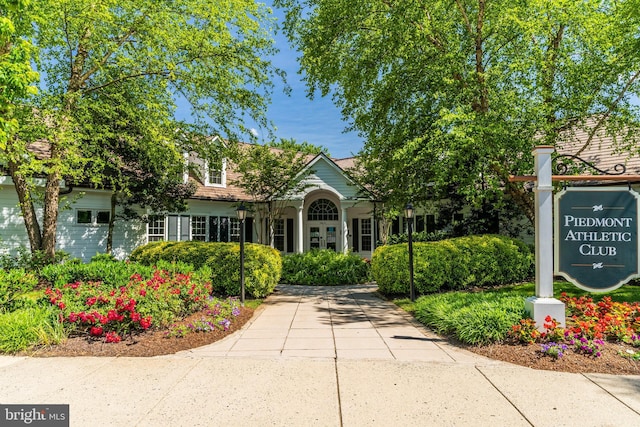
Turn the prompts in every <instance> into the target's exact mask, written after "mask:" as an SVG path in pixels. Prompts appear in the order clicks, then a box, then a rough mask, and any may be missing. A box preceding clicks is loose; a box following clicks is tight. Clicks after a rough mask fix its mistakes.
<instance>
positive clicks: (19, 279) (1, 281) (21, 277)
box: [0, 269, 38, 312]
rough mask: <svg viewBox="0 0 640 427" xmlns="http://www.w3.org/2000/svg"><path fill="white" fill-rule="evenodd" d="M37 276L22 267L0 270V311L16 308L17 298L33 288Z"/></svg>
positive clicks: (36, 282)
mask: <svg viewBox="0 0 640 427" xmlns="http://www.w3.org/2000/svg"><path fill="white" fill-rule="evenodd" d="M37 285H38V278H37V277H36V275H35V274H33V273H31V272H26V271H24V270H23V269H15V270H9V271H6V270H0V312H3V311H11V310H14V309H15V308H16V304H17V302H18V298H19V297H20V296H21V295H22V294H25V293H27V292H30V291H32V290H34V289H35V287H36V286H37Z"/></svg>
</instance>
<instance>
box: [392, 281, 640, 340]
mask: <svg viewBox="0 0 640 427" xmlns="http://www.w3.org/2000/svg"><path fill="white" fill-rule="evenodd" d="M563 292H565V293H566V294H567V295H568V296H570V297H580V296H587V297H591V298H593V300H594V301H596V302H597V301H600V300H601V299H602V298H604V297H605V296H609V297H611V299H612V301H614V302H621V303H622V302H627V303H634V302H638V301H640V286H638V285H629V284H628V285H625V286H622V287H621V288H619V289H617V290H615V291H613V292H607V293H601V294H595V293H590V292H586V291H583V290H581V289H579V288H577V287H576V286H574V285H573V284H571V283H568V282H564V281H563V282H555V283H554V295H555V296H556V298H559V297H560V294H561V293H563ZM534 294H535V284H534V283H522V284H517V285H513V286H505V287H500V288H495V289H487V290H484V291H482V292H464V291H457V292H447V293H440V294H433V295H425V296H422V297H420V298H418V300H417V301H416V302H415V303H412V302H411V301H410V300H409V299H408V298H402V299H396V300H394V302H395V303H396V304H397V305H398V306H400V307H401V308H403V309H404V310H405V311H407V312H409V313H411V314H412V315H414V316H415V317H416V319H418V320H419V321H420V322H422V323H424V324H425V325H427V326H429V327H430V328H432V329H434V330H435V331H436V332H439V333H443V334H448V335H453V336H455V337H456V338H458V339H460V340H461V341H462V342H465V343H468V344H488V343H491V342H497V341H502V340H504V339H505V338H506V335H507V332H508V331H509V330H510V329H511V326H512V325H515V324H517V323H518V322H519V321H520V319H522V318H525V317H526V313H525V312H524V299H525V298H527V297H530V296H533V295H534Z"/></svg>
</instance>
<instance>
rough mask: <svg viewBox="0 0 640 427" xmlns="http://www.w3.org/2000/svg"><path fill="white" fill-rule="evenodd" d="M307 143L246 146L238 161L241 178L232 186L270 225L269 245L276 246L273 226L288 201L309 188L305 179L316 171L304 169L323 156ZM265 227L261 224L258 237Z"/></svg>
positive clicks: (276, 142)
mask: <svg viewBox="0 0 640 427" xmlns="http://www.w3.org/2000/svg"><path fill="white" fill-rule="evenodd" d="M322 150H323V149H322V147H316V146H314V145H312V144H309V143H307V142H302V143H297V142H296V141H295V140H293V139H281V140H279V141H271V142H268V143H266V144H264V145H244V146H243V147H241V148H240V149H239V150H238V152H237V155H236V158H235V163H236V166H235V168H234V169H235V171H236V172H237V173H238V178H237V179H236V180H234V181H233V182H232V184H234V185H237V186H239V187H240V188H242V189H243V190H244V191H245V192H246V193H247V194H248V195H249V196H250V197H251V199H252V203H253V209H254V210H255V211H256V212H258V213H259V214H260V215H259V216H260V218H266V219H267V222H268V233H267V237H268V242H267V243H268V244H273V236H274V233H273V224H274V221H275V220H276V219H279V218H280V217H281V215H282V213H283V210H284V209H285V208H286V207H287V204H288V203H289V201H288V198H289V197H290V196H291V195H295V194H298V193H300V192H301V191H303V190H304V189H306V188H307V184H306V183H305V182H304V179H305V178H306V177H307V176H308V175H309V174H311V173H312V172H313V171H312V170H310V169H304V168H305V166H306V165H307V163H309V161H310V159H311V158H312V157H313V156H315V155H318V154H320V153H321V152H322ZM260 227H261V224H257V229H258V236H260V237H262V235H263V233H261V232H260Z"/></svg>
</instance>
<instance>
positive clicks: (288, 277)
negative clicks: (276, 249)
mask: <svg viewBox="0 0 640 427" xmlns="http://www.w3.org/2000/svg"><path fill="white" fill-rule="evenodd" d="M370 280H371V279H370V267H369V263H368V262H366V261H365V260H363V259H362V258H361V257H360V256H358V255H355V254H343V253H337V252H335V251H332V250H313V251H310V252H306V253H304V254H291V255H286V256H285V257H284V258H283V260H282V280H281V281H282V282H283V283H289V284H292V285H348V284H353V283H366V282H368V281H370Z"/></svg>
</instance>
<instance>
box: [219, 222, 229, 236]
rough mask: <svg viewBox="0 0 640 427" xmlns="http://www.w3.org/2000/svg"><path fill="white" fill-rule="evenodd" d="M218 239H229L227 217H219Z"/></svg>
mask: <svg viewBox="0 0 640 427" xmlns="http://www.w3.org/2000/svg"><path fill="white" fill-rule="evenodd" d="M220 241H221V242H228V241H229V218H228V217H226V216H221V217H220Z"/></svg>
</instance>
